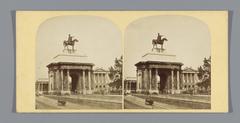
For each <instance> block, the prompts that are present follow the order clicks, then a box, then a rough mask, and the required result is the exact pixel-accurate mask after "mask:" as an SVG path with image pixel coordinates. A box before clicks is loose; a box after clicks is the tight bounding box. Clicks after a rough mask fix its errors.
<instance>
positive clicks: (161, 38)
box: [152, 33, 168, 51]
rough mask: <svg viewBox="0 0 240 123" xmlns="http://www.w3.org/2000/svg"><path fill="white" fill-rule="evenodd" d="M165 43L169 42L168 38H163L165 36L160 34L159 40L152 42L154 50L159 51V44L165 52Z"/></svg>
mask: <svg viewBox="0 0 240 123" xmlns="http://www.w3.org/2000/svg"><path fill="white" fill-rule="evenodd" d="M164 41H168V40H167V39H166V38H163V35H160V34H159V33H158V36H157V39H153V40H152V45H153V49H159V48H158V47H157V46H158V44H160V45H161V48H160V50H161V51H163V50H164V48H163V44H164Z"/></svg>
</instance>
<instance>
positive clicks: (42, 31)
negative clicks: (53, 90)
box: [36, 16, 122, 79]
mask: <svg viewBox="0 0 240 123" xmlns="http://www.w3.org/2000/svg"><path fill="white" fill-rule="evenodd" d="M68 34H71V35H73V36H74V38H76V39H78V40H79V42H77V43H76V44H75V48H76V49H77V52H79V53H80V54H85V55H87V56H88V57H89V59H90V60H91V61H93V62H94V64H95V68H96V67H102V68H104V69H107V70H108V68H109V67H110V66H112V65H113V64H114V59H115V58H116V57H119V56H121V55H122V42H121V40H122V39H121V31H120V30H119V29H118V28H117V26H116V25H114V24H113V23H112V22H111V21H109V20H107V19H104V18H100V17H95V16H60V17H55V18H51V19H48V20H47V21H45V22H43V23H42V24H41V25H40V27H39V30H38V33H37V37H36V77H37V79H38V78H47V77H48V76H47V73H48V69H47V67H46V66H47V65H48V64H49V63H50V61H51V60H52V58H53V57H55V56H56V55H57V54H59V53H62V50H63V40H67V38H68Z"/></svg>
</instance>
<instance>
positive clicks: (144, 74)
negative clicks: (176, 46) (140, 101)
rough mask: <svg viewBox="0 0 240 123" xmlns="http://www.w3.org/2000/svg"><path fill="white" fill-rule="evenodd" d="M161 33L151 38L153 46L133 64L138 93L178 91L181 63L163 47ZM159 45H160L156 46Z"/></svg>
mask: <svg viewBox="0 0 240 123" xmlns="http://www.w3.org/2000/svg"><path fill="white" fill-rule="evenodd" d="M164 41H167V39H166V38H164V37H163V36H162V35H160V34H158V36H157V39H153V40H152V44H153V48H152V50H151V51H150V52H148V53H146V54H145V55H143V56H142V60H141V61H139V62H138V63H136V64H135V66H136V67H137V72H136V73H137V86H136V91H137V92H139V93H141V92H142V93H157V94H159V93H170V94H175V93H180V82H181V72H182V71H181V67H182V65H183V64H182V63H181V62H179V61H178V60H177V58H176V55H174V54H169V53H168V52H167V50H166V49H164V48H163V43H164ZM158 45H160V46H161V47H158Z"/></svg>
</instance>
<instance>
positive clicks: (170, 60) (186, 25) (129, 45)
mask: <svg viewBox="0 0 240 123" xmlns="http://www.w3.org/2000/svg"><path fill="white" fill-rule="evenodd" d="M124 48H125V53H124V58H125V61H124V65H125V70H124V74H125V78H124V95H125V96H124V108H126V109H210V108H211V38H210V33H209V28H208V26H207V25H206V24H205V23H204V22H202V21H200V20H198V19H195V18H193V17H187V16H177V15H172V16H169V15H168V16H151V17H145V18H141V19H138V20H136V21H134V22H132V23H131V24H129V26H128V27H127V29H126V32H125V46H124Z"/></svg>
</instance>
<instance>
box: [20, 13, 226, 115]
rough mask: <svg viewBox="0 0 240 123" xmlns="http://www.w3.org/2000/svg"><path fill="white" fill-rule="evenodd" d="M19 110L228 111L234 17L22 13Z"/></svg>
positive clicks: (221, 15) (192, 14)
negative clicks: (230, 37)
mask: <svg viewBox="0 0 240 123" xmlns="http://www.w3.org/2000/svg"><path fill="white" fill-rule="evenodd" d="M219 97H221V98H219ZM16 108H17V109H16V110H17V112H70V113H72V112H136V113H142V112H227V111H228V12H227V11H17V12H16Z"/></svg>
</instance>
